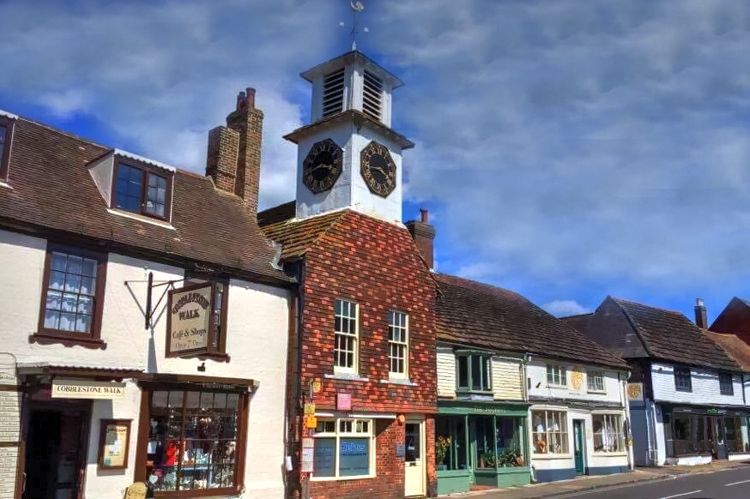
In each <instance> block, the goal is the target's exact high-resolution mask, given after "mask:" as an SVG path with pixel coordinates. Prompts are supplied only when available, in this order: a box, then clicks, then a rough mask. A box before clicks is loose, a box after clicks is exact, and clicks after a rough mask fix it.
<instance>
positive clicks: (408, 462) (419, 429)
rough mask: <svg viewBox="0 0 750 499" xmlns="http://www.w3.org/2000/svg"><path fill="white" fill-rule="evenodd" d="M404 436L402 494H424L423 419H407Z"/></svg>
mask: <svg viewBox="0 0 750 499" xmlns="http://www.w3.org/2000/svg"><path fill="white" fill-rule="evenodd" d="M405 433H406V435H405V438H404V495H405V496H421V495H424V494H425V490H424V482H425V471H426V470H425V465H424V421H407V422H406V431H405Z"/></svg>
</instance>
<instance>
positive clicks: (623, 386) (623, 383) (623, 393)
mask: <svg viewBox="0 0 750 499" xmlns="http://www.w3.org/2000/svg"><path fill="white" fill-rule="evenodd" d="M621 374H622V373H620V372H618V373H617V379H618V380H619V381H620V397H622V399H621V400H622V406H623V407H624V408H625V417H626V418H627V419H626V421H627V422H628V435H627V437H628V469H629V470H630V471H633V470H634V469H635V459H634V456H633V443H632V442H633V419H632V418H631V417H630V400H629V399H628V388H627V387H628V382H629V381H630V376H631V375H632V373H631V372H629V371H628V373H627V378H625V379H624V380H623V379H621V378H620V376H621Z"/></svg>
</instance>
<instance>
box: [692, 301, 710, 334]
mask: <svg viewBox="0 0 750 499" xmlns="http://www.w3.org/2000/svg"><path fill="white" fill-rule="evenodd" d="M695 325H696V326H698V327H699V328H701V329H708V313H707V311H706V305H705V304H704V303H703V300H702V299H701V298H696V299H695Z"/></svg>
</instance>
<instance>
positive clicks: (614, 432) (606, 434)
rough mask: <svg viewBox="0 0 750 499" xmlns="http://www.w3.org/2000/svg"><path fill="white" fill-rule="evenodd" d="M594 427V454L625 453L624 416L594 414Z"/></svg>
mask: <svg viewBox="0 0 750 499" xmlns="http://www.w3.org/2000/svg"><path fill="white" fill-rule="evenodd" d="M591 423H592V425H593V427H594V452H625V436H624V433H623V425H622V416H620V415H619V414H592V415H591Z"/></svg>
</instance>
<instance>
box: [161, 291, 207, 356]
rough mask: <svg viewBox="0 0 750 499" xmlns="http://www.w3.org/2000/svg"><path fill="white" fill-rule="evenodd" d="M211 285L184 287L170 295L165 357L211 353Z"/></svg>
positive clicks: (171, 292)
mask: <svg viewBox="0 0 750 499" xmlns="http://www.w3.org/2000/svg"><path fill="white" fill-rule="evenodd" d="M212 296H213V285H212V284H196V285H193V286H185V287H183V288H180V289H175V290H172V291H170V292H169V300H168V307H169V309H168V311H167V312H168V313H167V357H183V356H190V355H195V354H200V353H207V352H209V351H210V350H211V345H213V344H214V342H213V341H211V338H212V336H213V335H214V333H215V332H214V331H213V328H212V327H211V326H212V323H211V315H212V314H211V311H212V306H211V301H212V300H211V297H212Z"/></svg>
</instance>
